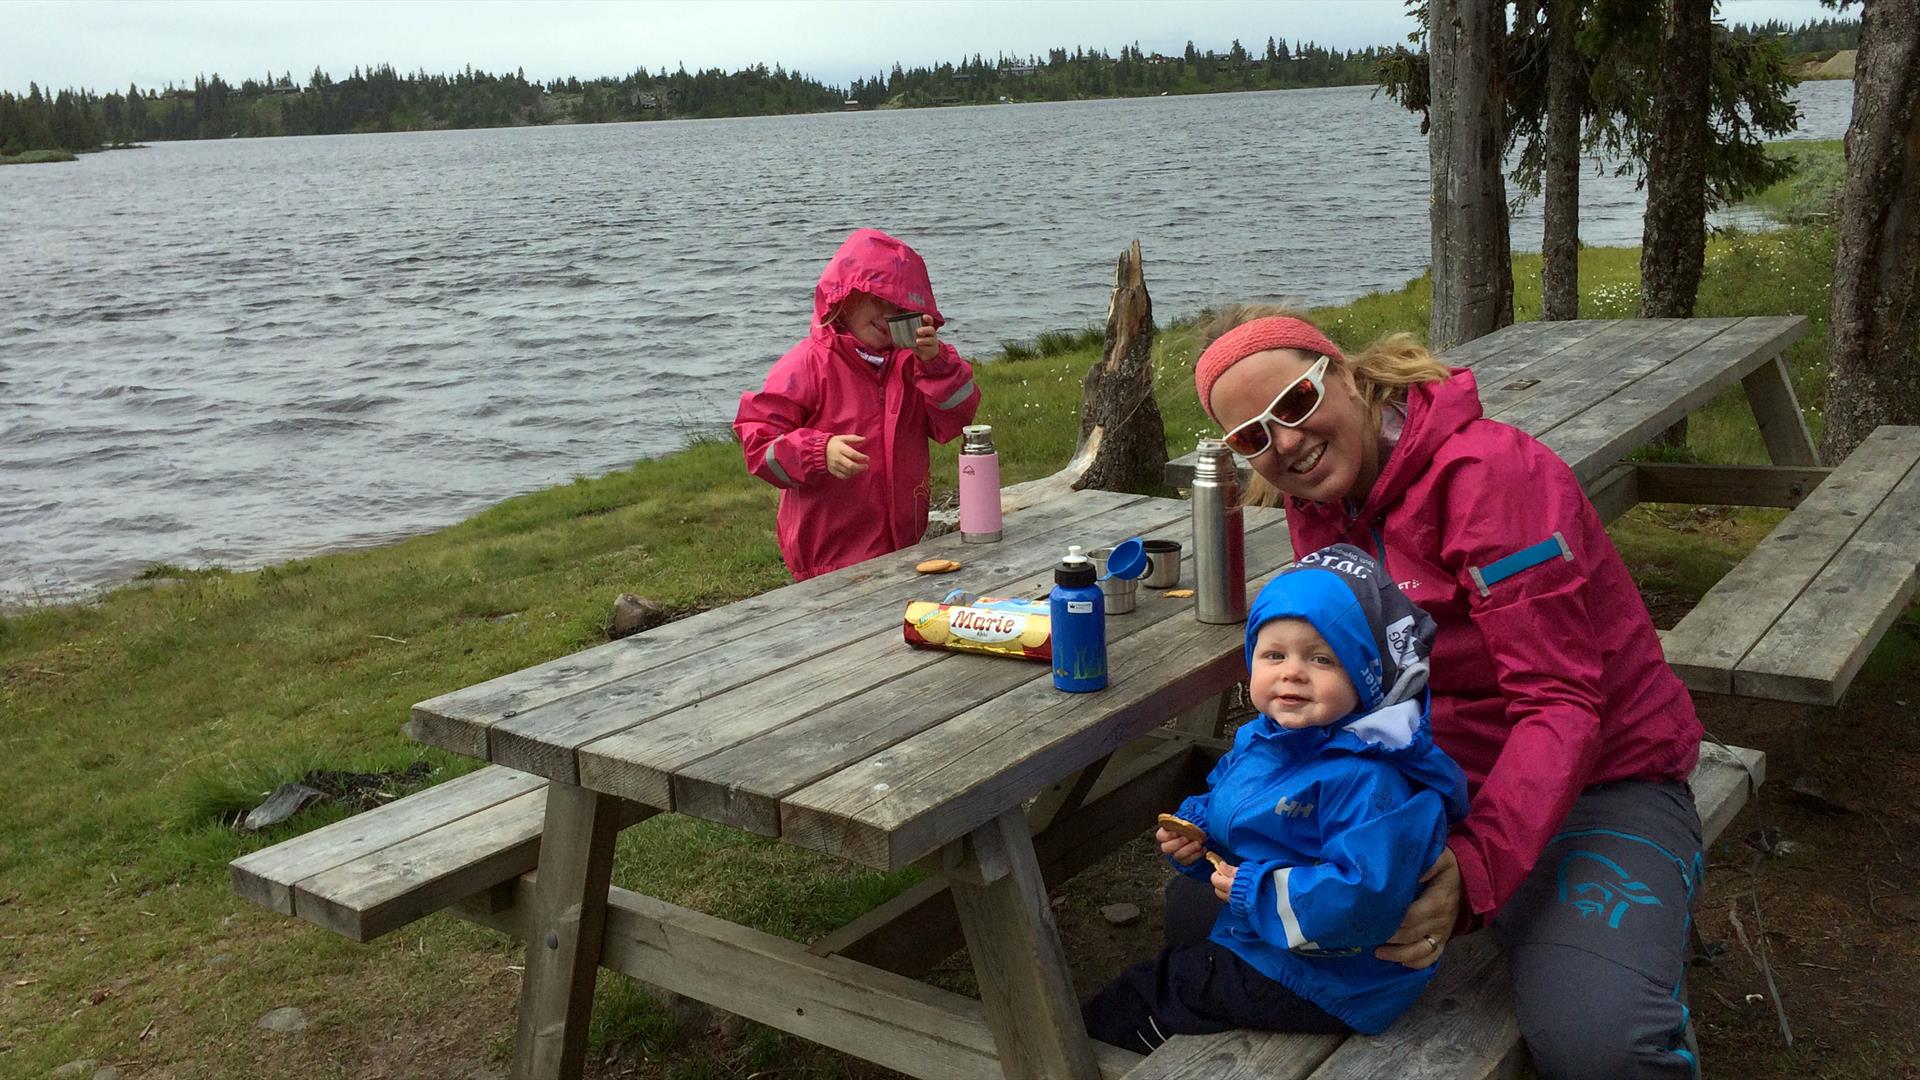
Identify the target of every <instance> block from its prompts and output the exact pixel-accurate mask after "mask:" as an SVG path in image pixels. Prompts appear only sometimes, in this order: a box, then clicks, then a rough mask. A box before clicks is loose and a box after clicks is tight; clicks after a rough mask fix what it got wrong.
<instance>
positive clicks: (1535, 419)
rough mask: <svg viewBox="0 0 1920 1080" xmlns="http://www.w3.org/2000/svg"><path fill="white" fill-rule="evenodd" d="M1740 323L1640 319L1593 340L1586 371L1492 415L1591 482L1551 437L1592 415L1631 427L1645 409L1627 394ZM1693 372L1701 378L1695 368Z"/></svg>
mask: <svg viewBox="0 0 1920 1080" xmlns="http://www.w3.org/2000/svg"><path fill="white" fill-rule="evenodd" d="M1737 323H1738V320H1736V319H1636V320H1634V321H1633V322H1631V323H1628V324H1626V325H1624V326H1623V327H1621V328H1620V329H1619V330H1618V331H1617V332H1615V333H1613V334H1610V335H1607V336H1606V337H1604V338H1598V339H1594V340H1592V341H1591V342H1589V343H1588V344H1589V345H1590V346H1591V350H1590V352H1589V354H1588V360H1587V362H1586V363H1585V364H1584V365H1583V366H1582V367H1580V368H1578V369H1570V370H1567V371H1563V372H1561V373H1559V377H1557V378H1554V379H1552V380H1550V385H1543V386H1541V387H1537V388H1536V389H1535V392H1534V393H1532V395H1531V396H1528V397H1525V398H1522V399H1519V400H1515V401H1512V402H1510V403H1509V402H1500V403H1496V404H1494V405H1491V406H1489V407H1488V408H1487V415H1488V416H1490V417H1492V418H1493V419H1495V420H1499V421H1500V422H1502V423H1506V424H1512V425H1513V426H1514V427H1517V428H1519V429H1520V430H1522V431H1525V432H1528V433H1529V434H1532V435H1533V436H1534V437H1535V438H1538V439H1540V440H1541V441H1542V442H1545V443H1547V445H1548V446H1552V447H1553V448H1554V449H1555V451H1556V452H1559V453H1560V455H1561V457H1562V458H1563V459H1565V460H1566V461H1567V463H1568V464H1569V465H1573V466H1576V468H1575V469H1574V472H1575V473H1576V475H1579V476H1580V477H1581V479H1582V481H1585V480H1587V479H1589V475H1588V474H1587V473H1584V472H1581V469H1580V468H1579V467H1578V466H1582V465H1585V464H1587V463H1586V462H1585V461H1584V460H1582V461H1576V460H1574V459H1573V458H1571V457H1568V455H1567V452H1566V451H1563V450H1561V449H1560V446H1559V445H1558V444H1556V443H1554V442H1553V441H1552V440H1550V439H1549V438H1548V437H1547V435H1548V433H1550V432H1551V431H1553V429H1554V428H1555V427H1557V426H1559V425H1562V424H1565V423H1567V422H1568V421H1570V420H1573V419H1576V418H1578V417H1581V416H1583V415H1586V414H1588V413H1592V414H1593V420H1594V423H1595V424H1597V425H1599V426H1601V427H1602V428H1604V429H1608V430H1611V429H1613V428H1616V427H1626V426H1628V425H1630V424H1631V423H1632V422H1633V421H1634V420H1635V419H1637V417H1638V414H1639V412H1640V410H1639V409H1636V408H1632V407H1627V408H1623V405H1624V404H1625V403H1627V402H1629V401H1631V400H1632V399H1630V398H1627V397H1623V396H1621V395H1623V394H1624V393H1625V392H1626V391H1628V390H1630V389H1631V388H1632V387H1633V386H1634V385H1635V384H1636V383H1638V382H1640V381H1641V380H1643V379H1647V378H1649V377H1654V376H1656V375H1658V373H1659V372H1661V371H1662V370H1664V369H1666V368H1668V367H1670V366H1671V365H1673V364H1676V363H1679V362H1680V361H1681V360H1682V359H1683V358H1685V357H1686V356H1687V355H1689V354H1690V353H1692V352H1695V351H1698V350H1700V349H1702V348H1705V347H1708V346H1710V343H1712V342H1713V341H1715V340H1716V339H1718V338H1720V337H1722V336H1723V335H1724V334H1726V333H1727V332H1728V331H1729V330H1731V329H1733V328H1734V327H1735V326H1736V324H1737ZM1687 373H1688V374H1697V372H1695V371H1693V370H1692V369H1689V370H1688V372H1687ZM1618 458H1619V455H1618V454H1615V455H1614V457H1613V458H1610V459H1608V460H1607V462H1606V464H1607V465H1609V466H1611V465H1612V464H1614V462H1615V461H1616V460H1618Z"/></svg>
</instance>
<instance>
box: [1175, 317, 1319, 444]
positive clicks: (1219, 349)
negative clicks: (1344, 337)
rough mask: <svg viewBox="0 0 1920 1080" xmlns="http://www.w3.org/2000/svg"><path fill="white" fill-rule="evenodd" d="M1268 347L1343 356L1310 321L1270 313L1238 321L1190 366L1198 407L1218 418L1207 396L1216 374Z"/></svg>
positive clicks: (1216, 376)
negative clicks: (1266, 315)
mask: <svg viewBox="0 0 1920 1080" xmlns="http://www.w3.org/2000/svg"><path fill="white" fill-rule="evenodd" d="M1268 349H1300V350H1302V351H1303V352H1310V353H1316V354H1318V355H1320V356H1331V357H1333V358H1334V359H1335V360H1340V361H1344V360H1345V359H1346V357H1344V356H1342V355H1340V349H1339V347H1338V346H1336V345H1335V344H1334V343H1333V342H1331V341H1328V340H1327V335H1325V334H1322V333H1321V332H1320V330H1319V329H1318V328H1317V327H1315V326H1314V325H1313V324H1312V323H1310V322H1306V321H1304V320H1301V319H1295V318H1289V317H1286V316H1271V317H1268V318H1265V319H1255V320H1253V321H1252V322H1248V323H1242V324H1240V325H1239V326H1236V327H1234V328H1233V329H1231V330H1229V331H1227V332H1226V333H1224V334H1222V335H1220V338H1219V340H1217V341H1215V342H1214V343H1213V344H1211V345H1209V346H1207V351H1206V352H1203V353H1201V354H1200V360H1199V362H1198V363H1196V364H1194V366H1193V388H1194V389H1195V390H1197V391H1199V393H1200V407H1201V408H1203V409H1205V410H1207V415H1208V416H1213V417H1214V419H1215V420H1218V419H1219V417H1217V416H1214V412H1213V402H1212V400H1211V399H1210V395H1211V394H1212V393H1213V384H1214V383H1215V382H1217V381H1218V380H1219V378H1220V376H1222V375H1225V374H1226V373H1227V369H1228V368H1230V367H1232V366H1233V365H1235V364H1237V363H1239V362H1240V361H1242V360H1245V359H1246V358H1247V357H1249V356H1252V355H1253V354H1254V353H1258V352H1266V351H1267V350H1268Z"/></svg>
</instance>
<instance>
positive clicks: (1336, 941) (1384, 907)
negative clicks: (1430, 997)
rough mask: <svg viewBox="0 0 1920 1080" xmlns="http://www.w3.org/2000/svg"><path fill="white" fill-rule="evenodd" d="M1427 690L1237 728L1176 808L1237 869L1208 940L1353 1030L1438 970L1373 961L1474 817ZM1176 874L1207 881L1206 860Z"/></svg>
mask: <svg viewBox="0 0 1920 1080" xmlns="http://www.w3.org/2000/svg"><path fill="white" fill-rule="evenodd" d="M1425 699H1426V695H1425V694H1424V693H1422V694H1421V696H1420V699H1419V700H1417V701H1407V702H1402V703H1401V704H1399V705H1392V706H1387V707H1386V708H1384V709H1381V710H1379V711H1377V712H1374V713H1371V714H1369V715H1367V716H1364V717H1359V718H1357V719H1352V720H1350V721H1349V722H1347V723H1346V724H1345V725H1344V726H1332V727H1319V728H1297V729H1288V728H1282V727H1279V726H1278V725H1276V724H1275V723H1274V722H1273V721H1272V720H1271V719H1268V718H1267V717H1264V716H1262V717H1259V718H1257V719H1254V720H1250V721H1248V722H1247V723H1245V724H1243V725H1241V727H1240V730H1239V732H1238V733H1237V734H1236V735H1235V736H1234V740H1233V750H1232V751H1231V752H1229V753H1228V754H1227V756H1225V757H1223V758H1221V759H1220V763H1219V764H1218V765H1217V766H1215V767H1214V770H1213V774H1212V775H1211V776H1209V777H1208V778H1207V784H1208V787H1209V789H1210V790H1209V791H1207V792H1206V793H1204V794H1200V795H1194V796H1191V797H1189V798H1188V799H1187V800H1186V801H1185V802H1183V803H1181V804H1180V816H1181V817H1183V818H1186V819H1187V820H1188V821H1191V822H1193V823H1194V824H1195V825H1198V826H1200V828H1202V829H1203V830H1205V831H1206V833H1207V842H1208V844H1207V846H1208V847H1210V848H1211V849H1213V850H1214V851H1216V852H1218V853H1219V854H1220V855H1221V856H1223V857H1224V858H1225V859H1226V860H1227V861H1228V862H1231V863H1235V864H1237V866H1238V871H1237V873H1236V875H1235V878H1234V883H1233V892H1232V894H1231V897H1230V899H1229V902H1228V904H1227V906H1226V907H1225V908H1223V909H1222V910H1221V912H1220V917H1219V918H1218V919H1217V920H1216V921H1215V922H1214V924H1213V933H1212V934H1211V935H1210V936H1211V937H1212V939H1213V940H1214V941H1217V942H1219V943H1220V944H1222V945H1224V946H1226V947H1227V948H1229V949H1232V950H1233V951H1234V953H1236V954H1237V955H1239V956H1240V957H1241V958H1242V959H1244V960H1246V961H1247V962H1248V963H1249V964H1252V965H1253V966H1254V967H1255V968H1258V969H1259V970H1260V972H1261V973H1262V974H1264V975H1266V976H1267V977H1268V978H1270V979H1273V980H1274V981H1276V982H1279V983H1281V984H1282V985H1284V986H1286V987H1287V988H1288V989H1289V990H1292V991H1293V992H1294V993H1296V994H1298V995H1300V996H1301V997H1303V998H1306V999H1307V1000H1308V1001H1311V1002H1313V1003H1314V1004H1315V1005H1318V1006H1320V1007H1321V1008H1322V1009H1325V1010H1326V1011H1327V1012H1329V1013H1331V1014H1332V1015H1334V1016H1336V1017H1338V1018H1339V1019H1340V1020H1342V1021H1344V1022H1345V1023H1346V1024H1347V1025H1348V1026H1350V1027H1352V1028H1353V1029H1354V1030H1355V1031H1359V1032H1364V1033H1366V1034H1369V1035H1372V1034H1378V1033H1379V1032H1381V1031H1385V1030H1386V1028H1387V1026H1388V1025H1390V1024H1392V1023H1393V1021H1394V1019H1395V1018H1397V1017H1398V1016H1399V1015H1400V1014H1401V1013H1402V1012H1405V1011H1406V1010H1407V1008H1408V1007H1409V1006H1411V1005H1412V1004H1413V1002H1414V999H1415V998H1417V997H1419V996H1420V991H1421V990H1422V989H1423V988H1424V987H1425V986H1426V984H1427V982H1428V981H1429V980H1431V979H1432V978H1433V975H1434V972H1435V968H1434V967H1428V968H1426V969H1424V970H1421V971H1413V970H1410V969H1408V968H1406V967H1403V966H1401V965H1399V964H1395V963H1389V962H1387V961H1385V960H1380V959H1377V958H1376V957H1375V956H1374V955H1373V949H1374V947H1375V946H1377V945H1380V944H1382V943H1383V942H1385V941H1386V940H1387V939H1388V938H1389V937H1391V936H1392V935H1393V932H1394V931H1395V930H1397V929H1399V927H1400V920H1401V918H1402V917H1403V916H1404V915H1405V914H1406V910H1407V905H1408V904H1411V903H1412V902H1413V898H1414V896H1415V894H1416V893H1417V892H1418V891H1419V883H1420V875H1421V874H1422V873H1425V872H1426V869H1427V868H1428V867H1430V866H1432V865H1433V862H1434V860H1435V859H1438V858H1439V857H1440V852H1441V850H1442V849H1443V848H1444V847H1445V846H1446V839H1447V823H1448V820H1449V818H1456V819H1457V818H1458V817H1461V816H1464V815H1465V813H1466V802H1467V784H1466V778H1465V776H1464V775H1462V774H1461V772H1460V767H1459V766H1458V765H1456V764H1454V762H1453V759H1452V758H1449V757H1448V756H1447V755H1446V753H1445V752H1444V751H1442V750H1440V749H1439V748H1438V747H1436V746H1434V745H1433V739H1432V737H1431V735H1430V734H1429V733H1428V731H1427V713H1426V700H1425ZM1180 870H1181V872H1182V873H1185V874H1187V875H1189V876H1191V877H1195V878H1198V879H1200V880H1202V881H1205V880H1207V879H1208V878H1210V877H1211V876H1212V874H1213V867H1212V865H1211V864H1209V863H1208V862H1207V861H1206V860H1204V859H1202V860H1198V861H1196V862H1195V863H1194V864H1193V865H1192V866H1190V867H1180Z"/></svg>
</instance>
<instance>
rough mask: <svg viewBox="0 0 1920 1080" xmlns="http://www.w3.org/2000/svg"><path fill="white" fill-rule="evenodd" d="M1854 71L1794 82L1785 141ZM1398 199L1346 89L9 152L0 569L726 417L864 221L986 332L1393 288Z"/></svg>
mask: <svg viewBox="0 0 1920 1080" xmlns="http://www.w3.org/2000/svg"><path fill="white" fill-rule="evenodd" d="M1851 90H1852V84H1851V83H1845V82H1837V83H1809V84H1807V85H1806V86H1804V87H1802V88H1801V91H1800V93H1801V97H1802V103H1803V105H1802V107H1803V109H1804V110H1805V112H1806V114H1807V115H1806V118H1805V120H1804V121H1803V129H1804V130H1803V132H1802V137H1810V138H1836V137H1838V136H1839V135H1840V134H1841V132H1842V131H1843V130H1844V127H1845V124H1846V116H1847V110H1848V108H1849V103H1850V96H1849V95H1850V94H1851ZM1582 202H1583V207H1584V209H1583V219H1582V223H1581V232H1582V236H1583V239H1585V240H1586V241H1587V242H1588V243H1590V244H1633V243H1637V242H1638V240H1639V234H1640V207H1641V201H1640V198H1639V197H1638V195H1637V194H1636V193H1634V192H1633V190H1632V187H1631V185H1630V184H1629V183H1626V182H1623V181H1613V180H1596V179H1594V178H1592V177H1588V178H1586V179H1585V180H1583V188H1582ZM1426 214H1427V188H1426V149H1425V142H1424V140H1422V139H1421V138H1420V136H1419V132H1418V127H1417V122H1416V120H1415V119H1414V118H1413V117H1412V116H1411V115H1410V114H1408V113H1406V112H1404V111H1402V110H1401V109H1400V108H1399V107H1397V106H1395V105H1393V104H1391V103H1389V102H1387V101H1386V100H1385V99H1384V98H1380V99H1376V98H1375V97H1374V96H1373V94H1372V92H1371V91H1370V90H1369V89H1365V88H1341V89H1327V90H1303V91H1290V92H1279V93H1265V94H1236V95H1221V96H1211V97H1182V98H1157V99H1146V100H1132V101H1096V102H1078V103H1063V104H1053V105H1028V106H1013V107H1008V106H1002V107H986V108H965V109H939V110H926V111H911V112H881V113H858V114H839V115H821V116H801V117H765V118H745V119H734V120H711V121H683V122H669V123H653V124H623V125H601V126H591V127H565V128H531V129H529V128H523V129H509V130H495V131H457V132H438V133H430V134H404V135H402V134H393V135H361V136H337V137H330V138H298V139H257V140H234V141H230V142H197V143H172V144H160V145H156V146H154V147H152V148H151V149H147V150H141V151H133V152H125V153H109V154H97V155H89V156H88V157H86V158H85V159H84V160H82V161H81V162H78V163H74V164H67V165H39V166H30V167H18V168H10V169H0V222H3V223H4V227H0V342H4V345H0V600H15V601H18V600H21V599H32V598H36V597H38V598H53V597H59V596H64V595H71V594H72V593H73V592H75V591H77V590H81V589H84V588H87V587H90V586H94V585H99V584H103V583H109V582H114V581H119V580H124V579H125V578H127V577H128V576H130V575H132V574H134V573H137V572H138V571H139V570H140V569H141V568H142V567H144V566H146V565H149V564H151V563H155V562H173V563H183V564H189V565H199V564H208V563H218V564H223V565H232V566H248V565H258V564H260V563H263V562H268V561H272V560H276V559H281V558H286V557H290V556H294V555H298V554H303V553H310V552H313V551H317V550H322V549H325V548H330V547H337V546H343V545H350V544H360V543H367V542H372V541H376V540H382V539H388V538H393V537H397V536H402V535H406V534H411V533H415V532H419V531H421V530H424V529H428V528H432V527H435V526H439V525H444V524H446V523H449V522H452V521H455V520H458V519H460V518H461V517H464V516H466V515H467V514H470V513H472V512H473V511H475V510H477V509H479V508H481V507H484V506H486V505H488V504H490V503H493V502H496V501H498V500H499V499H501V498H504V497H506V496H508V495H512V494H514V493H517V492H522V491H527V490H531V489H535V488H539V487H543V486H546V485H550V484H553V483H556V482H559V481H563V480H565V479H567V478H569V477H571V476H575V475H581V474H598V473H601V472H605V471H607V470H610V469H614V468H618V467H621V466H624V465H625V464H627V463H629V462H631V461H632V460H633V459H635V458H637V457H641V456H646V455H651V454H656V453H660V452H663V451H667V450H671V449H674V448H676V447H677V446H679V445H680V444H681V441H682V439H683V438H684V437H685V436H686V434H687V433H688V432H691V431H704V430H715V429H722V428H724V426H725V424H726V423H727V421H729V420H730V419H731V418H732V415H733V407H734V401H735V399H736V397H737V395H738V394H739V392H740V391H741V390H743V389H747V388H749V387H751V386H754V385H757V383H758V381H759V379H760V377H761V375H762V374H763V373H764V372H765V370H766V368H767V366H768V365H769V364H770V363H771V362H772V360H773V359H774V358H775V357H776V356H777V355H778V354H779V353H780V352H781V351H783V350H784V349H785V347H786V346H787V345H789V344H791V343H792V341H794V340H795V339H797V338H799V337H800V336H801V335H802V334H803V333H804V332H805V329H806V325H807V321H808V318H809V315H810V310H811V306H810V305H811V296H812V283H813V280H814V278H815V277H816V276H817V275H818V273H819V268H820V266H821V265H822V264H823V263H824V262H825V260H826V257H827V255H828V254H829V253H830V252H831V251H832V249H833V248H834V246H835V245H836V244H837V243H838V242H839V240H840V239H841V237H842V236H844V235H845V234H846V232H848V231H849V230H850V229H852V228H855V227H857V226H861V225H872V226H877V227H880V228H884V229H886V230H888V231H890V232H893V233H895V234H896V235H899V236H901V237H903V238H905V239H907V240H908V241H909V242H910V243H912V244H914V245H915V247H917V248H918V249H919V250H920V251H921V252H922V254H924V255H925V256H926V258H927V262H928V264H929V266H930V268H931V271H932V275H933V282H934V287H935V288H936V289H937V290H939V295H940V300H941V304H940V306H941V309H942V310H943V312H945V313H946V314H947V316H948V318H949V320H950V324H949V327H948V330H947V333H946V336H947V337H948V338H949V339H950V340H952V341H953V342H954V343H955V344H956V345H957V346H959V348H960V349H961V351H962V352H963V353H966V354H968V355H982V354H985V353H987V352H989V351H990V350H991V349H992V348H993V347H994V346H995V345H996V344H997V343H998V342H1000V341H1002V340H1006V339H1024V338H1030V337H1031V336H1033V335H1034V334H1036V333H1038V332H1039V331H1041V330H1045V329H1051V328H1058V327H1080V326H1085V325H1089V324H1094V323H1098V322H1100V321H1101V320H1103V319H1104V318H1105V314H1106V301H1107V292H1108V289H1109V287H1110V286H1111V283H1112V272H1113V271H1112V267H1113V260H1114V258H1115V256H1117V255H1118V254H1119V252H1120V251H1121V249H1122V248H1123V247H1124V246H1125V245H1126V244H1127V243H1128V242H1129V241H1130V240H1132V239H1134V238H1136V237H1137V238H1139V239H1140V240H1141V242H1142V245H1143V247H1144V250H1145V254H1146V259H1147V281H1148V285H1149V287H1150V289H1151V290H1152V292H1153V296H1154V302H1155V306H1156V308H1157V310H1158V311H1159V312H1160V313H1161V316H1162V318H1166V317H1170V316H1173V315H1178V314H1182V313H1186V312H1190V311H1193V310H1195V309H1197V308H1199V307H1201V306H1204V305H1206V304H1208V303H1211V302H1215V301H1219V300H1223V299H1248V298H1262V297H1287V298H1295V299H1298V300H1302V301H1305V302H1307V303H1312V304H1319V303H1329V302H1338V301H1341V300H1346V299H1350V298H1352V297H1354V296H1357V295H1360V294H1363V293H1366V292H1369V291H1373V290H1376V289H1383V288H1395V287H1398V286H1399V285H1400V284H1402V283H1403V282H1404V281H1406V280H1407V279H1408V278H1411V277H1414V276H1416V275H1418V274H1419V273H1420V272H1421V271H1422V270H1423V269H1424V267H1425V265H1426V261H1427V217H1426ZM1539 234H1540V225H1539V217H1538V211H1537V207H1536V208H1535V209H1534V210H1533V211H1532V212H1531V213H1530V214H1528V215H1526V216H1523V217H1522V218H1520V219H1519V220H1517V221H1516V222H1515V225H1514V236H1515V246H1516V247H1517V248H1520V249H1537V247H1538V246H1539Z"/></svg>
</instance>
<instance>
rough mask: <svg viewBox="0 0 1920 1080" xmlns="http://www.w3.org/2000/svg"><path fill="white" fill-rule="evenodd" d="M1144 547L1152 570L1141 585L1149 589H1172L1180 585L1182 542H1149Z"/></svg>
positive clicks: (1148, 571)
mask: <svg viewBox="0 0 1920 1080" xmlns="http://www.w3.org/2000/svg"><path fill="white" fill-rule="evenodd" d="M1144 546H1145V547H1146V549H1147V561H1148V563H1149V564H1150V569H1148V570H1147V576H1146V577H1143V578H1141V579H1140V584H1142V585H1145V586H1146V587H1147V588H1149V589H1171V588H1173V587H1174V586H1175V585H1178V584H1180V541H1178V540H1148V541H1147V542H1146V544H1145V545H1144Z"/></svg>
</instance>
